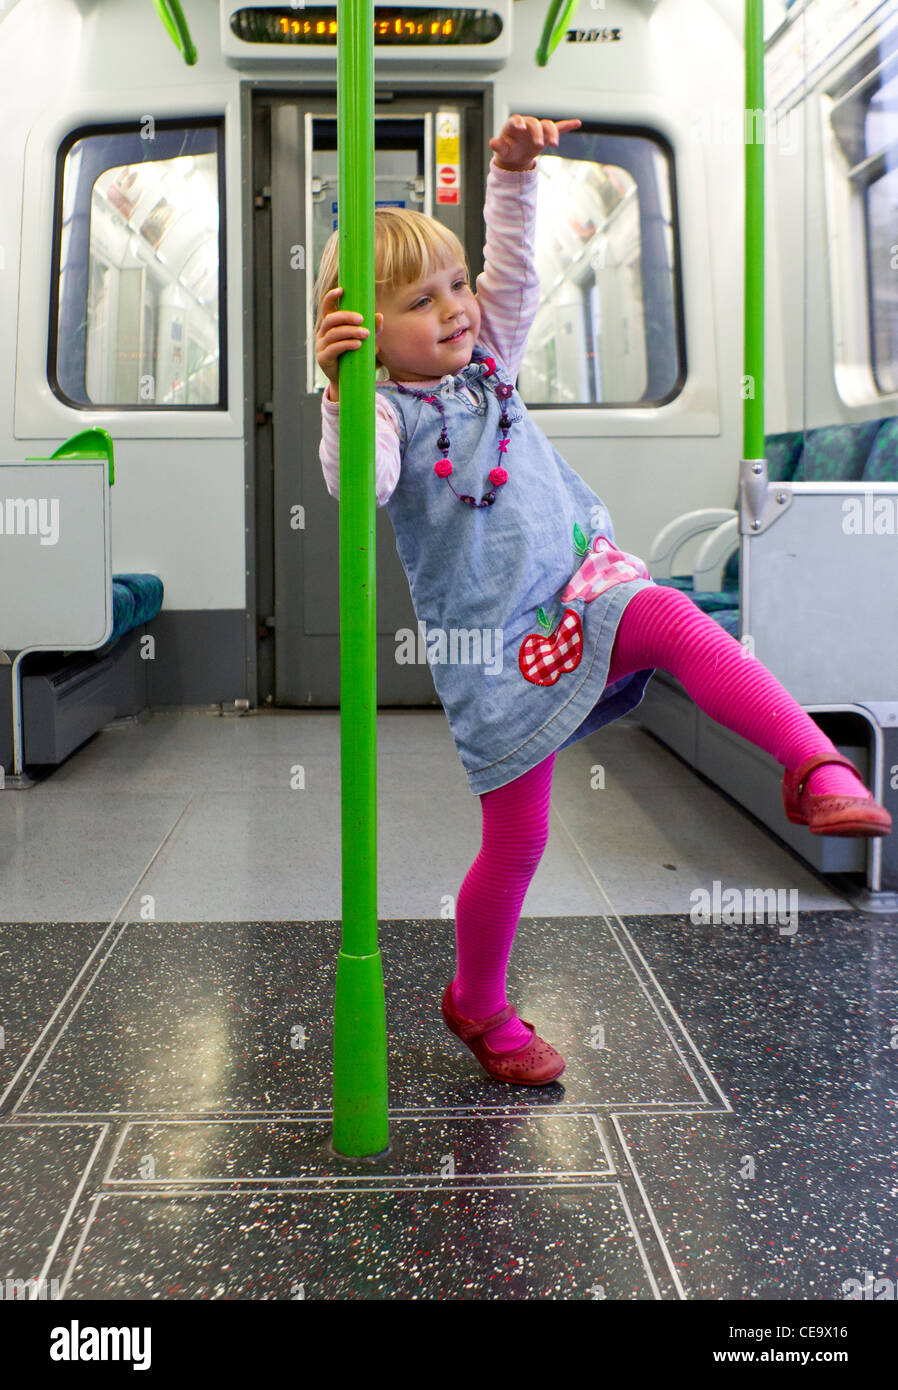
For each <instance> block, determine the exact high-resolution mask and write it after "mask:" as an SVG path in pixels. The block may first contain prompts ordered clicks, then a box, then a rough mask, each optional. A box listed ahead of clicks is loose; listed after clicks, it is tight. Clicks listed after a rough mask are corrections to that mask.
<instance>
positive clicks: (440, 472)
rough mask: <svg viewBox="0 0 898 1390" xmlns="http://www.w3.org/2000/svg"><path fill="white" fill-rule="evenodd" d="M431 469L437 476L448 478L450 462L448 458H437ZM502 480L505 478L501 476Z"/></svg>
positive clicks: (450, 467)
mask: <svg viewBox="0 0 898 1390" xmlns="http://www.w3.org/2000/svg"><path fill="white" fill-rule="evenodd" d="M433 471H434V473H436V475H437V477H438V478H448V477H449V474H450V473H451V472H452V463H451V461H450V460H449V459H438V460H437V462H436V463H435V464H434V465H433ZM502 471H503V472H504V471H505V470H504V469H503V470H502ZM502 481H503V482H504V481H505V479H504V478H503V480H502Z"/></svg>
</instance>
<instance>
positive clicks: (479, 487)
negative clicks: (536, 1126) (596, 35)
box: [315, 115, 891, 1086]
mask: <svg viewBox="0 0 898 1390" xmlns="http://www.w3.org/2000/svg"><path fill="white" fill-rule="evenodd" d="M580 124H581V122H580V121H579V120H568V121H558V122H557V123H556V122H553V121H551V120H539V119H537V118H536V117H533V116H526V117H524V116H518V115H515V116H512V117H511V119H510V120H508V121H507V122H506V124H505V126H504V128H503V130H502V133H501V135H499V136H498V138H496V139H493V140H491V141H490V146H491V148H492V149H493V151H494V158H493V160H492V162H491V166H490V170H489V175H488V179H487V189H486V205H485V208H484V220H485V223H486V244H485V246H484V265H485V269H484V270H483V273H482V274H481V275H479V276H478V277H477V290H476V294H475V292H474V291H473V290H472V289H471V286H470V284H469V280H468V274H467V270H466V261H465V253H464V249H463V247H462V246H461V244H460V243H459V242H458V240H457V239H456V237H455V236H454V235H453V234H452V233H451V232H450V231H448V230H447V229H446V228H444V227H443V226H441V224H440V223H438V222H437V221H436V220H435V219H432V218H429V217H425V216H424V215H423V214H421V213H418V212H414V211H410V210H405V209H392V208H384V209H377V210H376V212H375V263H376V303H377V306H378V309H379V311H380V312H378V313H376V314H375V339H374V341H375V344H376V361H377V364H378V367H379V371H378V379H379V380H381V379H384V380H383V384H382V385H380V386H378V388H377V391H376V395H377V450H376V482H375V487H376V496H377V503H378V505H380V506H386V508H387V513H388V515H389V517H390V520H391V522H392V524H393V529H394V531H395V533H396V545H397V549H398V552H399V557H400V559H401V561H402V564H403V567H404V569H405V572H406V575H407V577H408V580H409V585H410V588H411V595H412V601H413V603H414V607H415V613H416V615H417V618H418V623H419V629H420V627H421V625H423V627H424V631H425V632H426V633H428V634H429V636H428V645H429V646H430V644H431V642H432V640H433V638H434V636H435V635H436V642H435V643H434V644H433V646H432V650H431V651H429V654H428V660H429V662H430V663H431V670H432V674H433V680H434V684H435V686H436V689H437V693H438V695H439V697H440V699H441V701H442V704H443V707H444V709H445V711H446V715H447V717H448V720H449V726H450V729H451V731H452V735H453V737H454V739H455V744H456V747H457V749H458V752H459V756H460V758H461V761H462V764H463V766H464V768H465V770H466V772H467V775H468V782H469V785H470V788H471V791H472V792H474V793H476V794H477V795H479V797H480V802H481V807H482V814H483V840H482V845H481V849H480V853H479V854H478V856H477V858H476V859H475V860H474V863H473V864H472V865H471V868H470V869H469V871H468V874H467V876H466V878H465V880H464V882H463V884H462V886H461V888H460V890H459V893H458V899H457V904H456V943H457V952H458V967H457V973H456V976H455V979H454V980H453V981H452V982H451V983H450V984H449V985H448V986H447V987H446V991H445V994H444V997H443V1002H442V1010H443V1017H444V1019H445V1022H446V1024H447V1026H448V1027H449V1028H450V1029H451V1031H452V1032H453V1033H455V1034H456V1035H457V1036H458V1037H460V1038H461V1039H462V1040H463V1041H464V1042H465V1043H466V1044H467V1045H468V1046H469V1047H470V1049H471V1051H472V1052H473V1053H474V1055H475V1056H476V1057H477V1059H478V1061H479V1062H480V1063H481V1065H482V1066H483V1067H484V1069H485V1070H486V1071H487V1072H488V1073H489V1075H490V1076H493V1077H495V1078H497V1079H498V1080H501V1081H510V1082H516V1083H519V1084H523V1085H530V1086H541V1085H545V1084H547V1083H548V1082H551V1081H553V1080H554V1079H555V1078H556V1077H558V1076H559V1075H560V1074H561V1072H562V1071H563V1070H564V1059H563V1058H562V1057H561V1055H560V1054H559V1053H558V1052H557V1051H556V1050H555V1049H554V1048H553V1047H551V1046H550V1045H549V1044H548V1043H546V1042H544V1041H543V1039H542V1038H540V1037H538V1036H537V1034H536V1031H535V1029H534V1028H533V1025H532V1024H529V1023H527V1022H526V1021H525V1020H522V1019H520V1018H519V1017H518V1016H517V1013H516V1010H515V1009H514V1007H513V1006H512V1005H511V1004H509V1003H508V1001H507V999H506V995H505V971H506V966H507V964H508V957H509V954H510V951H511V944H512V940H513V938H514V934H515V929H516V927H517V923H518V917H519V914H520V910H521V905H522V903H523V901H524V896H525V894H526V892H527V888H528V886H529V884H530V880H531V879H532V877H533V874H534V873H535V871H536V867H537V865H538V863H539V861H540V858H541V856H542V853H543V850H544V848H545V845H546V840H547V838H548V825H549V797H550V792H551V785H552V768H553V765H554V762H555V755H556V753H557V752H558V751H560V750H561V749H562V748H567V747H569V746H570V745H571V744H572V743H575V742H576V741H577V740H578V739H581V738H584V737H585V736H586V735H587V734H591V733H594V732H595V731H596V730H598V729H601V728H602V727H603V726H604V725H606V724H608V723H610V722H611V721H612V720H614V719H618V718H619V717H620V716H621V715H622V714H626V713H627V712H628V711H629V710H632V709H634V708H635V707H636V706H637V705H638V704H639V702H640V701H641V699H642V697H643V694H644V692H645V687H646V684H647V682H648V680H649V679H650V677H651V676H652V674H653V671H654V670H655V668H658V667H660V668H661V669H663V670H665V671H670V672H672V673H673V675H674V676H675V677H676V678H677V679H678V680H679V681H680V682H681V683H682V685H683V686H684V687H685V688H686V690H687V691H688V693H689V695H690V696H691V697H692V699H693V700H695V702H696V703H697V704H698V705H699V707H700V708H701V709H703V710H704V711H705V712H706V713H707V714H708V715H710V716H711V718H712V719H715V720H717V721H718V722H719V723H721V724H723V725H725V726H726V727H727V728H729V729H733V730H735V732H736V733H738V734H741V735H742V736H743V737H744V738H747V739H750V740H751V741H752V742H753V743H755V744H757V745H758V746H759V747H761V748H764V749H765V750H766V751H767V752H768V753H770V754H772V755H773V757H775V758H776V759H777V761H778V762H780V763H782V764H783V765H784V767H785V769H786V771H785V775H784V778H783V802H784V806H785V809H786V814H787V816H788V819H789V820H790V821H793V822H794V823H796V824H802V825H808V826H809V828H810V830H811V831H812V832H813V833H815V834H827V835H886V834H888V833H889V831H890V830H891V818H890V816H889V813H888V812H887V811H886V810H885V808H884V807H882V806H880V805H879V804H878V803H877V802H876V801H875V800H874V799H873V797H872V796H871V794H870V793H869V791H868V790H867V789H866V788H865V787H864V785H863V783H862V782H861V780H860V778H859V777H858V776H857V773H856V771H855V770H854V768H853V766H852V764H851V763H850V762H849V761H848V759H847V758H845V757H843V756H842V755H841V754H840V753H839V752H837V750H836V749H835V748H834V746H833V744H832V743H831V742H830V740H829V739H828V738H827V737H826V736H825V735H824V734H823V733H822V732H821V730H820V728H819V727H818V726H817V724H815V723H814V721H813V720H812V719H811V718H810V717H809V716H808V715H806V714H805V713H804V711H803V710H802V709H801V708H800V706H799V705H798V704H796V702H795V701H794V700H793V699H792V697H791V696H790V695H789V694H788V693H787V692H786V690H784V689H783V687H782V686H781V685H780V684H779V683H778V682H777V681H776V680H775V679H774V677H773V676H772V675H771V674H770V673H769V672H768V671H767V670H766V669H765V668H764V667H763V666H762V665H761V664H760V662H758V661H757V660H755V658H753V657H751V656H749V655H748V654H747V652H746V650H745V648H743V646H742V645H741V644H740V643H739V642H737V641H736V640H735V639H734V638H733V637H731V636H730V635H729V634H728V633H726V632H724V630H723V629H722V628H721V627H720V626H719V625H718V624H717V623H716V622H714V620H713V618H710V617H708V616H707V615H706V614H704V613H702V611H701V610H700V609H699V608H698V607H697V606H696V605H695V604H694V603H693V602H692V599H691V598H689V596H688V595H686V594H683V593H681V592H679V591H678V590H676V589H672V588H666V587H663V586H661V585H656V584H654V583H653V581H652V580H651V578H650V577H649V574H648V571H647V569H646V567H645V565H644V564H643V562H642V561H641V560H639V559H638V558H637V557H636V556H633V555H629V554H627V552H625V551H621V550H619V549H618V548H617V547H616V546H615V544H614V531H613V528H612V524H611V518H610V516H609V515H608V512H607V511H606V509H605V507H604V505H603V503H602V501H601V499H600V498H599V497H597V495H596V494H595V493H594V492H593V491H592V489H591V488H589V487H587V485H586V483H585V482H584V481H583V479H582V478H581V477H580V476H579V474H577V473H576V472H574V470H573V469H572V468H571V467H570V466H569V465H568V464H567V463H566V462H565V460H564V459H563V458H562V457H561V455H560V454H559V453H558V452H557V451H556V450H555V448H554V447H553V446H552V444H551V443H550V442H549V440H548V439H547V438H546V436H545V435H544V434H543V433H542V432H541V430H540V429H539V428H538V427H537V426H536V425H535V424H534V423H533V420H532V419H531V417H530V416H529V415H528V413H527V409H526V407H525V405H524V403H523V401H522V400H521V397H520V396H519V395H518V392H517V391H516V390H515V389H514V382H515V379H516V377H517V373H518V369H519V366H520V363H521V359H522V357H523V354H524V349H525V345H526V341H527V333H528V330H529V328H530V324H531V322H532V320H533V317H534V314H535V312H536V308H537V303H538V299H539V282H538V279H537V275H536V271H535V269H534V264H533V237H534V226H535V220H536V184H537V177H538V176H537V173H536V158H537V157H538V156H539V155H540V154H541V153H542V152H543V150H544V149H545V148H546V147H547V146H554V145H557V144H558V138H559V135H560V134H562V133H564V132H565V131H566V130H570V129H574V128H576V127H577V126H579V125H580ZM338 278H339V274H338V266H337V233H334V234H333V236H332V237H331V238H330V240H329V241H328V244H327V246H326V247H325V250H324V254H323V257H322V261H321V266H320V272H319V278H318V283H317V286H316V298H317V305H318V311H317V316H316V325H315V326H316V351H317V357H318V361H319V363H320V365H321V368H322V371H323V372H324V373H325V375H326V376H327V377H328V378H329V386H328V388H327V390H326V391H325V393H324V396H323V399H322V442H321V449H320V458H321V463H322V467H323V470H324V476H325V479H326V482H327V486H328V490H329V492H330V493H331V495H332V496H333V497H338V496H339V434H338V428H339V404H338V401H339V395H338V390H337V383H338V365H339V357H340V355H341V354H342V353H343V352H345V351H347V350H352V349H354V348H358V347H360V346H361V342H360V339H361V338H363V337H366V336H367V335H368V331H369V330H368V329H367V328H366V327H364V326H362V316H361V315H360V314H355V313H350V312H347V311H340V310H339V309H338V307H337V301H338V299H339V296H340V295H341V294H342V290H341V289H340V287H339V286H338V284H337V281H338ZM581 561H582V563H581ZM484 649H486V655H484ZM478 652H479V656H478Z"/></svg>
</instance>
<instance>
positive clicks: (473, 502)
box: [393, 353, 514, 507]
mask: <svg viewBox="0 0 898 1390" xmlns="http://www.w3.org/2000/svg"><path fill="white" fill-rule="evenodd" d="M471 360H472V361H473V362H476V363H478V365H479V366H480V367H481V369H482V372H483V375H484V377H490V376H494V377H495V378H496V380H497V382H498V385H497V386H496V395H497V396H498V398H499V400H500V401H502V418H501V419H500V421H499V430H500V432H501V434H502V436H503V437H502V439H500V440H499V454H500V456H502V455H505V454H506V453H507V451H508V433H509V430H510V429H511V424H512V422H511V420H510V419H509V418H508V415H507V413H506V411H507V406H506V404H505V402H506V401H507V400H508V398H509V396H510V395H511V394H512V392H513V391H514V387H513V386H510V385H509V384H508V382H507V381H502V379H501V377H500V376H499V373H498V372H497V370H496V359H495V358H494V357H483V358H482V359H480V358H478V357H477V356H475V354H474V353H472V354H471ZM393 385H394V386H396V387H397V389H398V390H400V391H401V392H402V394H403V395H404V396H417V397H418V399H419V400H422V401H426V402H427V403H428V405H435V406H436V408H437V410H439V412H440V415H441V416H442V420H443V429H442V432H441V434H440V437H439V439H438V440H437V448H438V449H439V450H440V452H441V453H442V455H443V457H442V458H440V459H437V461H436V463H435V464H434V466H433V471H434V473H436V475H437V477H438V478H445V480H446V482H447V483H449V474H450V473H451V472H452V460H451V459H450V458H449V449H450V448H451V444H450V441H449V430H448V427H447V425H446V412H445V410H444V409H443V402H442V401H441V400H440V398H439V396H434V395H433V394H432V393H431V392H429V391H410V390H409V389H408V388H407V387H405V386H402V385H400V383H399V382H398V381H396V382H394V383H393ZM452 389H453V390H454V389H455V386H454V383H453V386H452ZM489 476H490V482H491V483H492V484H493V487H492V489H491V490H490V491H489V492H485V493H484V495H483V497H482V498H481V500H480V501H479V502H478V501H477V499H476V498H474V497H471V496H470V495H469V494H468V493H461V494H459V493H457V492H455V488H454V487H452V484H451V483H449V486H450V488H452V491H453V492H455V495H456V497H457V498H458V500H459V502H464V504H465V506H467V507H491V506H492V505H493V503H494V502H495V500H496V496H497V494H498V489H499V488H500V487H503V486H504V484H505V483H506V482H507V481H508V470H507V469H505V468H502V467H501V466H500V465H497V466H496V467H495V468H491V469H490V475H489Z"/></svg>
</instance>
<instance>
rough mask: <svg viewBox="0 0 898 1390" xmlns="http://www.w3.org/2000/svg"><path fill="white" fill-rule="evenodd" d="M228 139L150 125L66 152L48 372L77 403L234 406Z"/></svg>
mask: <svg viewBox="0 0 898 1390" xmlns="http://www.w3.org/2000/svg"><path fill="white" fill-rule="evenodd" d="M223 136H224V128H223V123H222V122H221V121H204V122H199V121H198V122H189V121H188V122H185V121H180V122H177V123H175V122H172V121H156V122H155V123H150V121H149V118H147V120H146V121H145V123H142V124H140V125H135V126H130V127H121V126H116V127H102V128H100V127H97V128H94V129H93V130H92V131H91V132H86V131H83V130H82V131H75V132H73V133H72V134H71V135H70V136H68V138H67V139H66V141H65V142H64V143H63V145H62V147H61V149H60V152H59V161H58V166H57V194H56V219H55V226H54V242H53V273H52V281H51V283H52V285H53V294H52V302H51V306H50V335H49V343H50V347H49V361H48V364H47V365H48V374H49V379H50V384H51V386H52V387H53V389H54V391H55V392H56V394H57V395H58V396H59V397H60V398H61V399H63V400H65V401H66V402H67V404H70V405H75V406H79V407H81V408H85V407H87V408H95V407H98V406H100V407H107V408H109V409H116V410H121V409H128V408H130V409H135V410H152V409H155V410H158V409H165V408H166V407H167V408H169V409H178V410H183V409H185V408H189V407H194V408H198V409H205V410H209V409H226V408H227V400H226V382H227V373H226V370H225V361H226V357H225V297H224V285H223V276H222V274H221V267H222V266H223V265H224V254H225V237H224V230H225V229H224V219H223V218H222V217H221V215H220V211H221V209H222V208H223V207H224V160H223Z"/></svg>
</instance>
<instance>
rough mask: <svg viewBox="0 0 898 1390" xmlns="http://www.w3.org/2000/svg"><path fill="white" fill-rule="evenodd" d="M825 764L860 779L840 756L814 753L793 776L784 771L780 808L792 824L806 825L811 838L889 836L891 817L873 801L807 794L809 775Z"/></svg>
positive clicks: (851, 765) (854, 768)
mask: <svg viewBox="0 0 898 1390" xmlns="http://www.w3.org/2000/svg"><path fill="white" fill-rule="evenodd" d="M825 763H838V764H840V765H841V766H842V767H849V768H851V771H852V772H853V773H854V774H855V776H857V777H859V776H860V773H859V772H858V770H857V768H856V767H855V765H854V763H853V762H851V761H850V760H849V759H848V758H846V757H845V756H844V754H842V753H815V754H814V756H813V757H812V758H808V759H807V760H806V761H805V762H803V763H802V765H801V767H799V768H796V770H795V771H794V772H790V771H789V769H788V768H786V771H785V773H784V774H783V806H784V807H785V810H786V816H787V818H788V819H789V820H790V821H791V822H792V824H793V825H806V826H807V827H808V829H809V830H810V832H811V834H812V835H867V836H870V835H890V834H891V831H892V817H891V816H890V815H889V813H888V811H887V810H886V808H885V807H884V806H880V804H879V802H878V801H874V800H873V799H872V797H871V799H870V800H869V801H867V800H865V799H864V797H862V796H833V795H832V794H830V795H827V796H816V795H815V794H814V793H813V792H812V791H809V790H808V786H807V780H808V776H809V774H810V773H811V772H813V771H814V768H815V767H823V765H824V764H825Z"/></svg>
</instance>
